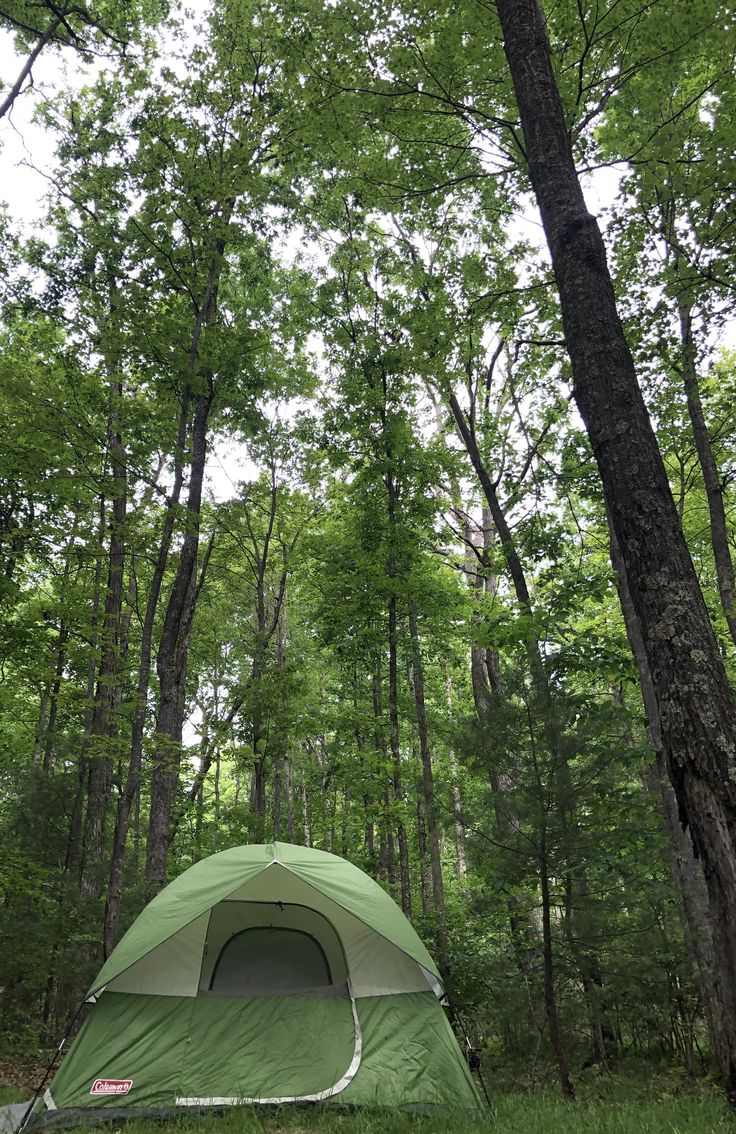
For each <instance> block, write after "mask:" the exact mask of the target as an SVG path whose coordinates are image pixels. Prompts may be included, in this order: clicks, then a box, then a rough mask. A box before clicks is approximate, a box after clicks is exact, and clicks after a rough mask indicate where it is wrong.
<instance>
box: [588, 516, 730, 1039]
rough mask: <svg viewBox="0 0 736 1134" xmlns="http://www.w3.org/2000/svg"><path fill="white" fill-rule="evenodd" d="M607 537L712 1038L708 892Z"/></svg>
mask: <svg viewBox="0 0 736 1134" xmlns="http://www.w3.org/2000/svg"><path fill="white" fill-rule="evenodd" d="M609 534H610V540H611V563H612V565H613V569H614V573H615V575H616V585H617V588H618V597H619V602H620V603H621V610H622V613H623V618H624V626H625V627H626V636H627V638H628V640H629V645H630V647H631V652H632V653H633V655H634V658H635V660H636V664H637V668H638V670H639V684H640V688H641V694H642V701H643V703H644V711H645V714H646V718H647V733H648V736H649V743H650V745H651V747H652V751H653V752H654V754H655V764H654V768H653V775H652V777H651V779H652V781H653V786H654V790H655V791H656V793H657V797H658V802H659V810H660V814H661V816H662V827H663V830H664V833H665V835H666V839H667V843H666V845H667V848H668V854H667V866H668V869H669V872H670V876H671V878H672V881H673V884H674V886H675V891H676V893H677V895H678V897H679V903H680V916H681V921H682V926H683V933H684V937H685V944H686V946H687V950H688V954H689V956H690V960H691V962H692V964H693V968H694V970H695V972H696V973H697V977H698V986H699V989H700V998H701V1001H702V1004H703V1009H704V1011H705V1016H706V1019H707V1020H708V1024H709V1029H710V1032H711V1035H714V1034H715V1029H716V1027H717V1025H718V1017H717V1014H715V1013H716V1010H715V1006H714V990H713V934H712V931H711V925H710V916H709V911H708V890H707V887H706V884H705V877H704V875H703V867H702V864H701V863H700V862H699V860H698V859H697V858H696V857H695V854H694V851H693V845H692V841H691V839H690V838H689V837H688V835H687V833H686V831H684V830H683V828H682V824H681V823H680V820H679V815H678V811H677V801H676V799H675V793H674V791H673V790H672V785H671V783H670V781H669V778H668V776H667V769H666V767H665V763H664V758H663V755H662V726H661V724H660V720H659V707H658V705H657V698H656V697H655V695H654V686H653V684H652V677H651V674H650V672H649V662H648V661H647V655H646V650H645V649H644V640H643V638H642V634H641V626H640V625H639V619H638V618H637V615H636V611H635V610H634V605H633V603H632V601H631V594H630V592H629V586H628V581H627V578H626V570H625V568H624V564H623V560H622V559H621V552H620V550H619V546H618V540H617V539H616V535H615V533H614V531H613V528H612V527H611V526H610V518H609ZM650 786H651V785H650Z"/></svg>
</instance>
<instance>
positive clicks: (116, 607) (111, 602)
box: [80, 377, 128, 898]
mask: <svg viewBox="0 0 736 1134" xmlns="http://www.w3.org/2000/svg"><path fill="white" fill-rule="evenodd" d="M122 396H123V387H122V382H121V381H120V380H119V379H118V378H117V377H115V378H113V379H112V380H111V384H110V399H111V404H110V414H109V420H108V429H107V435H108V452H109V455H110V462H111V466H112V468H111V471H112V481H113V489H112V510H111V518H110V551H109V557H108V569H107V586H106V590H105V603H104V610H103V619H102V628H101V631H100V634H101V645H102V649H101V653H100V664H99V670H98V675H97V690H96V693H95V701H94V710H93V714H92V724H91V727H90V737H89V744H88V746H87V755H88V768H89V780H88V786H87V811H86V815H85V820H84V843H83V851H82V867H81V873H80V890H81V893H82V896H83V897H91V898H98V897H99V896H100V894H102V891H103V888H104V834H105V819H106V815H107V807H108V802H109V798H110V789H111V786H112V752H111V746H112V743H113V741H114V738H115V736H116V734H117V731H118V722H117V720H116V714H115V703H116V686H117V683H119V682H120V680H121V676H120V673H119V672H118V671H119V651H120V629H121V616H122V608H123V580H124V572H125V543H126V535H125V527H126V516H127V507H128V503H127V502H128V493H127V485H128V468H127V453H126V451H125V446H124V444H123V439H122V436H121V434H120V425H119V417H120V402H121V400H122Z"/></svg>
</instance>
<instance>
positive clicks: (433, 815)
mask: <svg viewBox="0 0 736 1134" xmlns="http://www.w3.org/2000/svg"><path fill="white" fill-rule="evenodd" d="M409 635H410V638H411V646H412V662H411V672H412V686H413V689H414V704H415V705H416V710H417V728H418V731H419V751H420V753H421V757H422V799H423V804H424V817H425V821H426V824H427V841H428V843H429V858H430V865H431V869H432V901H433V903H434V912H435V915H436V917H437V951H438V962H439V966H440V971H441V972H442V975H443V977H444V976H446V975H447V971H448V963H449V962H448V956H449V950H448V943H447V931H446V928H445V889H444V883H443V880H442V855H441V853H440V840H439V830H438V825H437V809H436V807H435V797H434V770H433V768H432V753H431V751H430V747H429V732H428V729H427V709H426V705H425V700H424V667H423V665H422V649H421V643H420V641H419V628H418V625H417V615H416V611H415V610H413V609H412V610H411V611H410V612H409Z"/></svg>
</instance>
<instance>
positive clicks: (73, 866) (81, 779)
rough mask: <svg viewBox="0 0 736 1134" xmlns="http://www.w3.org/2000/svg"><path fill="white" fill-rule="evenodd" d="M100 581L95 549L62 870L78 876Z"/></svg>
mask: <svg viewBox="0 0 736 1134" xmlns="http://www.w3.org/2000/svg"><path fill="white" fill-rule="evenodd" d="M101 510H102V512H103V514H104V505H103V506H102V509H101ZM101 582H102V555H101V554H100V553H99V552H98V554H97V557H96V560H95V574H94V579H93V583H92V617H91V622H90V626H91V634H90V643H89V653H88V655H87V686H86V698H85V704H86V706H87V708H86V710H85V714H84V729H83V735H84V737H85V743H83V744H82V748H81V751H80V753H79V756H78V764H77V791H76V794H75V797H74V804H73V806H72V814H71V819H70V822H69V838H68V840H67V849H66V859H65V862H64V871H65V873H66V874H67V875H69V876H73V875H77V876H78V872H79V864H80V858H81V853H82V819H83V816H84V795H85V785H86V783H87V753H86V737H88V736H89V731H90V728H91V726H92V713H93V712H94V693H95V675H96V672H97V664H96V660H95V659H96V654H97V637H98V633H99V620H100V591H101Z"/></svg>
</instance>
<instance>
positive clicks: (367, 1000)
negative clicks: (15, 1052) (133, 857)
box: [31, 843, 482, 1125]
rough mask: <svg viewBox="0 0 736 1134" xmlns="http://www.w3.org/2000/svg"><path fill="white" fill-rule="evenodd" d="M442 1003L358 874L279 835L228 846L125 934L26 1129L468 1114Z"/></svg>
mask: <svg viewBox="0 0 736 1134" xmlns="http://www.w3.org/2000/svg"><path fill="white" fill-rule="evenodd" d="M442 996H443V987H442V981H441V978H440V975H439V973H438V971H437V968H436V966H435V964H434V962H433V960H432V958H431V957H430V955H429V953H428V952H427V950H426V949H425V947H424V945H423V944H422V942H421V941H420V940H419V937H418V936H417V934H416V932H415V931H414V929H412V927H411V925H410V924H409V922H408V921H407V920H406V918H405V917H404V915H403V913H402V912H401V911H400V909H399V908H398V906H397V905H396V904H395V902H394V901H393V900H392V899H391V898H390V897H389V895H388V894H386V892H385V891H384V890H382V889H381V887H380V886H379V885H378V884H377V883H376V882H374V881H373V880H372V879H370V878H369V877H368V876H367V875H366V874H364V873H363V871H362V870H359V869H358V868H357V867H356V866H353V865H352V864H351V863H349V862H346V861H345V860H344V859H341V858H338V857H337V856H336V855H332V854H328V853H326V852H325V851H319V850H311V849H309V848H306V847H298V846H292V845H290V844H288V843H271V844H269V845H266V846H263V845H258V846H243V847H234V848H233V849H231V850H226V851H222V852H221V853H220V854H214V855H212V856H211V857H210V858H207V859H203V860H202V861H201V862H198V863H196V864H195V865H194V866H192V867H190V869H189V870H187V871H186V872H185V873H184V874H182V875H180V877H178V878H177V879H176V880H175V881H174V882H172V883H171V884H170V885H169V886H167V887H166V889H165V890H162V891H161V893H160V894H158V895H157V896H156V897H155V898H154V899H153V901H152V902H151V903H150V904H149V905H148V906H146V908H145V909H144V910H143V912H142V913H141V914H140V916H139V917H138V918H137V920H136V921H135V922H134V923H133V925H132V926H131V927H130V929H129V930H128V932H127V933H126V934H125V936H124V937H123V939H122V940H121V942H120V944H119V945H118V947H117V948H116V949H115V951H114V952H113V953H112V954H111V956H110V957H109V958H108V960H107V961H106V962H105V964H104V965H103V967H102V969H101V971H100V973H99V975H98V977H97V979H96V980H95V981H94V983H93V985H92V987H91V988H90V990H89V993H88V999H89V1000H90V1001H91V1002H92V1007H91V1009H90V1011H89V1014H88V1015H87V1018H86V1019H85V1021H84V1024H83V1025H82V1027H81V1029H80V1031H79V1034H78V1035H77V1037H76V1039H75V1040H74V1042H73V1044H72V1046H71V1048H70V1049H69V1052H68V1054H67V1056H66V1058H65V1059H64V1061H63V1062H62V1064H61V1067H60V1068H59V1070H58V1071H57V1073H56V1075H55V1077H54V1079H53V1081H52V1082H51V1085H50V1087H49V1089H48V1090H47V1091H46V1092H45V1094H44V1096H43V1100H39V1103H38V1106H37V1110H36V1112H35V1113H34V1114H33V1116H32V1118H31V1124H32V1125H35V1124H36V1123H37V1122H38V1121H39V1120H40V1122H41V1123H44V1122H48V1121H49V1120H59V1119H63V1118H65V1117H66V1116H65V1115H64V1113H63V1112H66V1113H67V1115H68V1116H69V1117H73V1116H74V1115H75V1114H77V1115H79V1114H80V1111H85V1112H86V1111H90V1110H92V1111H94V1112H97V1111H105V1110H107V1111H108V1112H110V1111H117V1112H122V1111H124V1112H125V1113H127V1114H135V1112H136V1111H146V1112H149V1113H150V1112H152V1111H153V1112H162V1113H163V1112H168V1111H172V1110H176V1109H177V1108H185V1107H190V1108H191V1107H225V1106H230V1105H237V1104H241V1103H288V1102H303V1101H322V1100H333V1099H334V1100H335V1102H340V1103H344V1104H361V1105H380V1106H407V1105H408V1106H412V1105H421V1106H427V1105H429V1106H438V1105H439V1106H452V1107H467V1108H473V1109H475V1108H480V1107H481V1105H482V1104H481V1102H480V1098H479V1095H478V1092H477V1089H476V1087H475V1084H474V1082H473V1079H472V1076H471V1075H470V1072H469V1071H468V1068H467V1066H466V1063H465V1060H464V1059H463V1056H462V1053H461V1051H460V1048H459V1047H458V1044H457V1041H456V1039H455V1036H454V1035H453V1032H452V1030H451V1028H450V1026H449V1024H448V1021H447V1019H446V1017H445V1014H444V1011H443V1009H442V1007H441V1004H440V1003H439V998H441V997H442ZM49 1112H58V1113H54V1114H53V1116H52V1115H51V1114H49ZM100 1117H102V1115H100ZM109 1117H112V1114H109Z"/></svg>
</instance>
